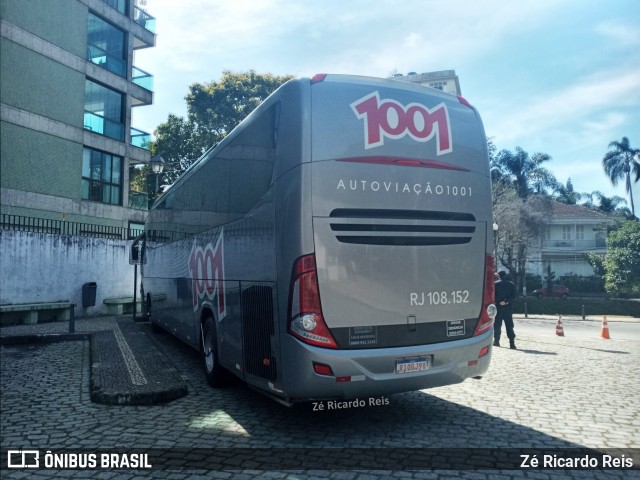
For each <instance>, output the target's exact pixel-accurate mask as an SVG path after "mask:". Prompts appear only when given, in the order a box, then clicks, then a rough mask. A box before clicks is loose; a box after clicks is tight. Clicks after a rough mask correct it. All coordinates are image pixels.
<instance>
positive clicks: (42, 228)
mask: <svg viewBox="0 0 640 480" xmlns="http://www.w3.org/2000/svg"><path fill="white" fill-rule="evenodd" d="M0 228H2V229H3V230H17V231H21V232H36V233H51V234H57V235H75V236H80V237H99V238H111V239H114V240H128V239H132V238H135V237H137V236H138V235H140V234H141V233H143V230H141V229H138V228H127V227H113V226H110V225H97V224H92V223H78V222H67V221H65V220H51V219H48V218H36V217H23V216H20V215H7V214H4V213H3V214H2V215H0Z"/></svg>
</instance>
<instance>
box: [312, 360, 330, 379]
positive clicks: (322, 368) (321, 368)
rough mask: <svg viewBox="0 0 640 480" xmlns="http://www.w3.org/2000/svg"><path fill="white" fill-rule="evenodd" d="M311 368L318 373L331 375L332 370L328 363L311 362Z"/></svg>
mask: <svg viewBox="0 0 640 480" xmlns="http://www.w3.org/2000/svg"><path fill="white" fill-rule="evenodd" d="M313 370H314V371H315V372H316V373H317V374H318V375H326V376H329V377H333V370H331V367H330V366H329V365H323V364H322V363H315V362H313Z"/></svg>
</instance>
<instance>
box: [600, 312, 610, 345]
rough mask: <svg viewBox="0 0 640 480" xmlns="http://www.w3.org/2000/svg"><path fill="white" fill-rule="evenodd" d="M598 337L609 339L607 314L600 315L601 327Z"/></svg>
mask: <svg viewBox="0 0 640 480" xmlns="http://www.w3.org/2000/svg"><path fill="white" fill-rule="evenodd" d="M600 338H604V339H606V340H610V339H611V337H610V336H609V324H608V323H607V316H606V315H605V316H604V317H602V328H601V329H600Z"/></svg>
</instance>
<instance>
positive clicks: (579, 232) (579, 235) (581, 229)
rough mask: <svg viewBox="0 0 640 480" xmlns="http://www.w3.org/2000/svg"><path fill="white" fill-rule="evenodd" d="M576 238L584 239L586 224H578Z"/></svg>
mask: <svg viewBox="0 0 640 480" xmlns="http://www.w3.org/2000/svg"><path fill="white" fill-rule="evenodd" d="M576 240H584V225H576Z"/></svg>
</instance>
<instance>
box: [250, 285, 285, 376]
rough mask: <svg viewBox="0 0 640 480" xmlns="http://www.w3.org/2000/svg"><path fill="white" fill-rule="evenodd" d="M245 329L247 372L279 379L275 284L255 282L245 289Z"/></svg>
mask: <svg viewBox="0 0 640 480" xmlns="http://www.w3.org/2000/svg"><path fill="white" fill-rule="evenodd" d="M242 332H243V336H244V349H243V350H244V367H245V371H246V373H249V374H251V375H256V376H258V377H261V378H266V379H267V380H271V381H274V380H276V378H277V368H276V358H275V357H274V356H273V355H272V353H271V337H273V335H274V325H273V293H272V289H271V287H269V286H266V285H254V286H251V287H249V288H247V289H245V290H243V291H242Z"/></svg>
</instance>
